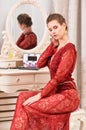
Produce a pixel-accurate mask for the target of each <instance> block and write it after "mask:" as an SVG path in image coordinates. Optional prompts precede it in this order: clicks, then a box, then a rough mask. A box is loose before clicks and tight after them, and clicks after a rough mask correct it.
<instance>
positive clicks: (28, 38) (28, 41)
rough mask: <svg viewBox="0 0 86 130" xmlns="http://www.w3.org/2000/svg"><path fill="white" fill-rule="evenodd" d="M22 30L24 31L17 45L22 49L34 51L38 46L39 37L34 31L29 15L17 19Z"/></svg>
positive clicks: (22, 15) (21, 15)
mask: <svg viewBox="0 0 86 130" xmlns="http://www.w3.org/2000/svg"><path fill="white" fill-rule="evenodd" d="M17 20H18V23H19V26H20V29H21V30H22V31H23V33H22V34H21V36H20V37H19V38H18V40H17V42H16V45H17V46H18V47H20V48H21V49H26V50H27V49H32V48H34V47H36V46H37V36H36V34H35V33H34V32H33V31H32V29H31V26H32V20H31V17H30V16H29V15H28V14H20V15H19V16H18V17H17Z"/></svg>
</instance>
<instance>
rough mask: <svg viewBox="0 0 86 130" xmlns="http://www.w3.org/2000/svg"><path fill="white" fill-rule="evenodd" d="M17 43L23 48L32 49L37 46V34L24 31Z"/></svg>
mask: <svg viewBox="0 0 86 130" xmlns="http://www.w3.org/2000/svg"><path fill="white" fill-rule="evenodd" d="M16 45H17V46H18V47H20V48H21V49H25V50H28V49H32V48H34V47H36V46H37V36H36V34H35V33H34V32H27V33H26V34H24V33H22V34H21V36H20V37H19V38H18V40H17V42H16Z"/></svg>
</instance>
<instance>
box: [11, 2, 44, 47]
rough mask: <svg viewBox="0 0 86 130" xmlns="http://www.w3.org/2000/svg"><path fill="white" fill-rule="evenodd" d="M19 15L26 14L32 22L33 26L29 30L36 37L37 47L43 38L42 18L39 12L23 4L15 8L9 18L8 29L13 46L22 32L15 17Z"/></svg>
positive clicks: (29, 5) (31, 6)
mask: <svg viewBox="0 0 86 130" xmlns="http://www.w3.org/2000/svg"><path fill="white" fill-rule="evenodd" d="M21 13H26V14H28V15H29V16H30V17H31V19H32V22H33V25H32V27H31V28H32V31H33V32H34V33H35V34H36V36H37V45H38V44H39V43H40V41H41V39H42V37H43V34H44V26H45V25H44V18H43V16H42V14H41V12H40V10H39V9H38V8H36V7H34V6H33V5H31V4H23V5H21V6H19V7H17V8H16V9H15V11H14V12H13V14H12V16H11V20H10V23H9V28H10V33H11V37H12V38H13V41H14V44H16V41H17V40H18V38H19V37H20V35H21V34H22V30H21V28H19V24H18V20H17V17H18V16H19V15H20V14H21ZM37 16H38V17H37ZM41 25H42V26H41ZM19 47H21V48H22V49H32V48H33V47H32V48H26V47H24V46H23V47H22V46H19ZM34 47H35V46H34Z"/></svg>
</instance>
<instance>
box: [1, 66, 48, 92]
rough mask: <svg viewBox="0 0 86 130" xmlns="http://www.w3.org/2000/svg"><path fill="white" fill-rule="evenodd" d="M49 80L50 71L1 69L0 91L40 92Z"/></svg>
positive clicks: (44, 69)
mask: <svg viewBox="0 0 86 130" xmlns="http://www.w3.org/2000/svg"><path fill="white" fill-rule="evenodd" d="M48 80H49V70H48V69H47V68H43V69H40V70H21V69H0V91H4V92H6V93H13V92H16V91H18V90H25V89H26V90H39V89H40V88H42V87H44V85H45V84H46V83H47V82H48Z"/></svg>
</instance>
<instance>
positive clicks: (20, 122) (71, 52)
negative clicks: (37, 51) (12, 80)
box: [10, 43, 80, 130]
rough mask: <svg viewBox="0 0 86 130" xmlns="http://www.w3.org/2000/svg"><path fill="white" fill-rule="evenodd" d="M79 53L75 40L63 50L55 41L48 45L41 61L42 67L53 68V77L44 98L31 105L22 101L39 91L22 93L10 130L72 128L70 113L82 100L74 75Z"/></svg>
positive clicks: (40, 65) (45, 90) (44, 89)
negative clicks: (74, 43)
mask: <svg viewBox="0 0 86 130" xmlns="http://www.w3.org/2000/svg"><path fill="white" fill-rule="evenodd" d="M76 54H77V53H76V49H75V46H74V45H73V44H72V43H68V44H66V45H65V46H64V47H62V48H61V49H60V50H58V49H55V48H54V46H53V43H51V44H50V45H49V46H48V47H47V48H46V50H45V51H44V52H43V53H42V54H41V56H40V58H39V60H38V63H37V64H38V67H39V68H42V67H45V66H48V67H49V70H50V75H51V79H50V81H49V82H48V83H47V84H46V85H45V86H44V88H43V89H42V90H41V91H40V92H41V99H40V100H39V101H37V102H35V103H33V104H31V105H26V106H23V105H22V104H23V102H24V101H25V100H26V99H27V98H29V97H31V96H33V95H35V94H37V93H38V92H36V91H34V92H33V91H27V92H22V93H20V95H19V96H18V99H17V104H16V110H15V114H14V118H13V121H12V124H11V129H10V130H69V119H70V113H71V112H73V111H74V110H76V109H77V108H78V106H79V103H80V99H79V95H78V90H77V88H76V84H75V82H74V79H73V78H72V72H73V70H74V67H75V63H76Z"/></svg>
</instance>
